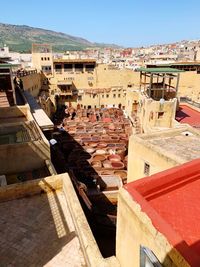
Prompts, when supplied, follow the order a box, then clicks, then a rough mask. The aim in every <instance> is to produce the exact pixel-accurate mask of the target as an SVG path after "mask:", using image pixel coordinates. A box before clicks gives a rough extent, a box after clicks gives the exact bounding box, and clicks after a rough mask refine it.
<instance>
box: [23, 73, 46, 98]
mask: <svg viewBox="0 0 200 267" xmlns="http://www.w3.org/2000/svg"><path fill="white" fill-rule="evenodd" d="M21 79H22V81H23V86H24V90H25V91H29V92H30V93H31V94H32V96H34V97H37V96H38V94H39V91H40V89H41V74H40V73H33V74H30V75H27V76H24V77H21Z"/></svg>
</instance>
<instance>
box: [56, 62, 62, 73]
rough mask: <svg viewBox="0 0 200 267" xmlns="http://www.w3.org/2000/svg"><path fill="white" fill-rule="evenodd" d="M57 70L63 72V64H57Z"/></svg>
mask: <svg viewBox="0 0 200 267" xmlns="http://www.w3.org/2000/svg"><path fill="white" fill-rule="evenodd" d="M55 70H56V72H61V71H62V65H61V64H55Z"/></svg>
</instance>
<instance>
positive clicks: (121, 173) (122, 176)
mask: <svg viewBox="0 0 200 267" xmlns="http://www.w3.org/2000/svg"><path fill="white" fill-rule="evenodd" d="M114 174H115V175H119V176H120V177H121V179H122V180H123V179H126V178H127V171H124V170H119V171H114Z"/></svg>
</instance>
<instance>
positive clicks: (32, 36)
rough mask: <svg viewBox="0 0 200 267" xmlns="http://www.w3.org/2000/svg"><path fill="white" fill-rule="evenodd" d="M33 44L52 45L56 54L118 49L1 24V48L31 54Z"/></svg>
mask: <svg viewBox="0 0 200 267" xmlns="http://www.w3.org/2000/svg"><path fill="white" fill-rule="evenodd" d="M32 43H41V44H43V43H45V44H51V45H52V48H53V51H54V52H59V51H66V50H83V49H86V48H89V47H91V48H92V47H97V46H99V47H108V46H109V47H117V46H115V45H107V44H97V43H91V42H89V41H88V40H86V39H83V38H80V37H75V36H71V35H68V34H65V33H61V32H54V31H50V30H45V29H40V28H34V27H29V26H26V25H11V24H4V23H0V47H2V46H3V45H4V44H6V45H7V46H9V48H10V50H11V51H16V52H31V47H32Z"/></svg>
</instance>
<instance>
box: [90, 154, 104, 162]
mask: <svg viewBox="0 0 200 267" xmlns="http://www.w3.org/2000/svg"><path fill="white" fill-rule="evenodd" d="M92 160H94V161H96V160H98V161H104V160H106V157H105V156H104V155H97V154H96V155H93V157H92Z"/></svg>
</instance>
